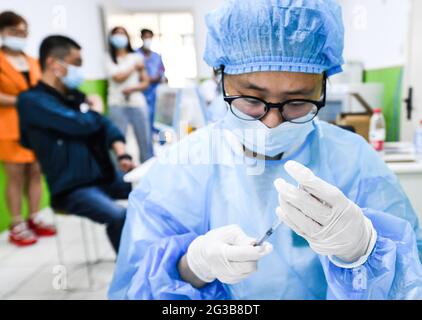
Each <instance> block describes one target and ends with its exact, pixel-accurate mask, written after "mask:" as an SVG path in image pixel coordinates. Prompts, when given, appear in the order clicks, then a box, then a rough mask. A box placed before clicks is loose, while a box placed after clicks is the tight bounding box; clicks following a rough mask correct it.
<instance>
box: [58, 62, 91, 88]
mask: <svg viewBox="0 0 422 320" xmlns="http://www.w3.org/2000/svg"><path fill="white" fill-rule="evenodd" d="M60 80H61V81H62V82H63V84H64V85H65V86H66V88H68V89H76V88H78V87H79V86H80V85H81V84H82V83H83V82H84V80H85V77H84V75H83V73H82V67H78V66H74V65H71V64H67V74H66V76H64V77H62V78H61V79H60Z"/></svg>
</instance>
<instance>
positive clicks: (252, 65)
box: [109, 0, 422, 299]
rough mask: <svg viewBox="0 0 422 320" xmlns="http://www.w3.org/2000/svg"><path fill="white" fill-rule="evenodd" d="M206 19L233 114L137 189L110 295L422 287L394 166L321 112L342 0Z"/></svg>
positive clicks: (318, 295)
mask: <svg viewBox="0 0 422 320" xmlns="http://www.w3.org/2000/svg"><path fill="white" fill-rule="evenodd" d="M207 25H208V38H207V44H206V50H205V60H206V62H207V63H208V64H209V65H211V66H212V67H214V68H221V69H223V76H224V77H223V81H222V82H223V86H224V87H223V91H224V99H225V101H226V102H227V104H228V106H229V112H227V114H226V116H225V118H224V119H223V120H222V121H220V122H217V123H216V124H213V125H211V126H208V127H206V128H204V129H202V130H199V131H197V132H195V133H194V134H192V135H190V136H189V137H187V138H185V139H183V140H182V141H181V142H180V143H179V144H177V145H175V146H174V147H172V148H171V149H170V150H169V152H168V153H167V154H166V155H165V156H163V158H161V159H160V161H158V162H157V163H156V164H155V165H154V166H153V167H152V168H151V170H150V172H149V173H148V174H147V175H146V177H145V178H144V179H143V180H142V182H141V183H140V185H139V187H138V188H137V189H136V190H135V191H134V192H132V194H131V196H130V199H129V208H128V214H127V219H126V223H125V226H124V230H123V235H122V240H121V246H120V250H119V256H118V260H117V266H116V270H115V274H114V279H113V282H112V284H111V288H110V291H109V297H110V298H112V299H416V298H422V267H421V263H420V258H419V254H418V243H419V244H420V239H421V236H420V229H419V225H418V219H417V217H416V215H415V212H414V211H413V209H412V207H411V205H410V203H409V201H408V199H407V197H406V195H405V194H404V192H403V190H402V188H401V187H400V185H399V182H398V180H397V178H396V177H395V176H394V174H393V173H392V172H391V171H389V170H388V168H387V167H386V165H385V164H384V162H383V161H382V159H380V158H379V157H378V156H377V154H376V153H375V152H374V151H373V150H372V149H371V147H370V146H369V145H368V144H367V143H366V142H365V140H364V139H363V138H361V137H360V136H358V135H355V134H353V133H351V132H348V131H344V130H342V129H341V128H338V127H336V126H333V125H330V124H328V123H325V122H322V121H319V120H318V119H317V117H316V115H317V113H318V111H319V110H320V109H321V108H322V107H323V106H324V104H325V88H326V81H327V77H330V76H332V75H334V74H336V73H338V72H341V70H342V69H341V65H342V64H343V59H342V51H343V40H344V29H343V24H342V19H341V10H340V7H339V6H338V4H337V3H336V2H335V1H334V0H289V1H286V0H232V1H227V2H226V3H225V4H224V5H223V6H222V8H220V9H218V10H216V11H214V12H212V13H210V14H209V15H208V16H207ZM278 220H280V221H282V222H283V223H282V224H281V226H280V227H279V228H278V229H276V230H275V232H274V233H273V235H272V236H271V237H269V238H268V240H267V242H264V243H263V244H262V245H257V246H255V245H254V244H256V240H257V239H259V238H260V237H261V236H262V235H263V234H264V233H265V231H266V230H267V229H268V228H269V227H270V226H271V225H272V223H273V222H274V221H278ZM420 249H421V246H419V250H420Z"/></svg>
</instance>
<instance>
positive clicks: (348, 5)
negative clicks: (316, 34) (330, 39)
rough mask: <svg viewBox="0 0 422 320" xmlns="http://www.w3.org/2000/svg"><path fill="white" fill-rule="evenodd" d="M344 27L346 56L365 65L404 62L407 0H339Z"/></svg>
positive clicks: (386, 65)
mask: <svg viewBox="0 0 422 320" xmlns="http://www.w3.org/2000/svg"><path fill="white" fill-rule="evenodd" d="M339 2H340V4H341V6H342V8H343V18H344V24H345V29H346V34H345V58H346V60H350V61H362V62H363V63H364V67H365V69H378V68H385V67H392V66H398V65H404V64H405V61H406V42H407V34H408V28H409V14H410V4H409V0H339Z"/></svg>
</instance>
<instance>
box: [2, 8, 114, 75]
mask: <svg viewBox="0 0 422 320" xmlns="http://www.w3.org/2000/svg"><path fill="white" fill-rule="evenodd" d="M105 2H107V0H41V1H40V0H13V1H0V11H3V10H13V11H15V12H17V13H19V14H21V15H22V16H24V17H25V18H26V19H27V20H28V22H29V30H30V39H29V45H28V48H27V52H28V53H29V54H31V55H33V56H38V47H39V45H40V43H41V40H42V39H43V38H44V37H45V36H47V35H50V34H57V33H59V34H64V35H67V36H70V37H72V38H74V39H75V40H76V41H77V42H79V43H80V44H81V46H82V47H83V58H84V69H85V72H86V76H87V77H88V78H89V79H99V78H103V77H104V71H103V65H102V59H99V56H100V55H101V57H102V56H103V52H104V50H105V49H104V45H103V38H102V37H103V34H104V33H103V30H102V27H101V19H100V16H101V15H100V13H99V4H103V3H105Z"/></svg>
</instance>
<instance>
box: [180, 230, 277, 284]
mask: <svg viewBox="0 0 422 320" xmlns="http://www.w3.org/2000/svg"><path fill="white" fill-rule="evenodd" d="M255 241H256V239H254V238H250V237H248V236H247V235H246V234H245V233H244V232H243V231H242V229H241V228H240V227H239V226H238V225H228V226H224V227H221V228H217V229H214V230H211V231H209V232H208V233H206V234H205V235H202V236H199V237H197V238H196V239H195V240H193V241H192V243H191V244H190V246H189V248H188V252H187V254H186V260H187V264H188V266H189V268H190V269H191V271H192V272H193V273H194V274H195V275H196V276H197V277H198V278H199V279H201V280H202V281H204V282H212V281H214V280H215V279H218V280H220V281H221V282H223V283H228V284H235V283H238V282H240V281H241V280H243V279H244V278H246V277H248V276H249V275H250V274H252V273H253V272H255V271H256V270H257V262H258V260H259V259H260V258H262V257H264V256H265V255H267V254H269V253H270V252H271V251H272V246H271V244H269V243H264V245H262V246H257V247H254V246H253V244H254V243H255Z"/></svg>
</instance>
